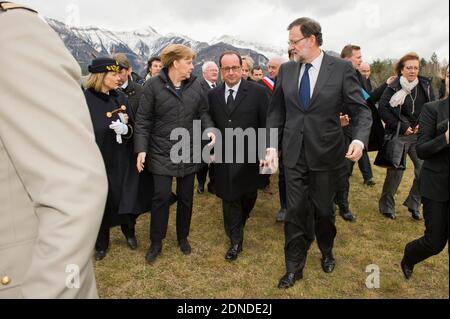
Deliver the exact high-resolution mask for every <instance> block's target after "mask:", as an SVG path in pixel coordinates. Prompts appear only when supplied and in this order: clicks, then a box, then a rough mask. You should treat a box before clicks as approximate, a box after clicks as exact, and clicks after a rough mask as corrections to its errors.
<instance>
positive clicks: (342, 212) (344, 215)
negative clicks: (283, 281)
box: [339, 208, 356, 222]
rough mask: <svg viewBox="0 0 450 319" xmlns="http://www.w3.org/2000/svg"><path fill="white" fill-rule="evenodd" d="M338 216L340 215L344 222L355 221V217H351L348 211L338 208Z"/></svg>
mask: <svg viewBox="0 0 450 319" xmlns="http://www.w3.org/2000/svg"><path fill="white" fill-rule="evenodd" d="M339 215H341V217H342V219H343V220H345V221H346V222H354V221H355V220H356V218H355V216H353V214H352V212H351V211H350V209H341V208H339Z"/></svg>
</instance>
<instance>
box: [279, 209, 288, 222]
mask: <svg viewBox="0 0 450 319" xmlns="http://www.w3.org/2000/svg"><path fill="white" fill-rule="evenodd" d="M286 213H287V210H286V209H282V210H280V211H279V212H278V215H277V223H284V221H285V219H286Z"/></svg>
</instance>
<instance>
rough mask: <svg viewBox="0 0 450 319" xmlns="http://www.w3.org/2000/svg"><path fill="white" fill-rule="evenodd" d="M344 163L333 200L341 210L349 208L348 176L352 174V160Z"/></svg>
mask: <svg viewBox="0 0 450 319" xmlns="http://www.w3.org/2000/svg"><path fill="white" fill-rule="evenodd" d="M345 164H346V165H345V167H344V168H342V169H341V171H340V177H339V190H338V191H337V192H336V198H335V200H334V202H335V203H336V205H338V207H339V209H340V210H341V212H342V211H348V210H349V209H350V204H349V202H348V195H349V192H350V176H351V174H352V169H353V162H351V161H349V160H346V163H345Z"/></svg>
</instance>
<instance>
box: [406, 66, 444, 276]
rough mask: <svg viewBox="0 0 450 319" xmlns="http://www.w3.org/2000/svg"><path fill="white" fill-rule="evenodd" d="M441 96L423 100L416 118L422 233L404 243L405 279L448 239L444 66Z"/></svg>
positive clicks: (442, 247)
mask: <svg viewBox="0 0 450 319" xmlns="http://www.w3.org/2000/svg"><path fill="white" fill-rule="evenodd" d="M445 96H446V98H445V100H442V101H438V102H435V103H429V104H426V105H425V106H424V108H423V111H422V114H421V116H420V119H419V125H420V132H419V140H418V141H417V154H418V155H419V157H420V158H421V159H423V160H424V163H423V168H422V172H421V174H420V193H421V195H422V201H423V216H424V219H425V235H424V237H422V238H420V239H417V240H415V241H413V242H411V243H409V244H408V245H406V248H405V255H404V257H403V260H402V262H401V267H402V271H403V274H404V275H405V277H406V279H409V278H411V276H412V274H413V270H414V265H416V264H418V263H419V262H421V261H424V260H425V259H427V258H429V257H431V256H434V255H437V254H439V253H440V252H441V251H442V250H444V248H445V246H446V245H447V243H448V202H449V195H448V193H449V185H448V178H449V174H448V173H449V172H448V171H449V129H448V125H449V124H448V113H449V105H448V69H447V78H446V94H445Z"/></svg>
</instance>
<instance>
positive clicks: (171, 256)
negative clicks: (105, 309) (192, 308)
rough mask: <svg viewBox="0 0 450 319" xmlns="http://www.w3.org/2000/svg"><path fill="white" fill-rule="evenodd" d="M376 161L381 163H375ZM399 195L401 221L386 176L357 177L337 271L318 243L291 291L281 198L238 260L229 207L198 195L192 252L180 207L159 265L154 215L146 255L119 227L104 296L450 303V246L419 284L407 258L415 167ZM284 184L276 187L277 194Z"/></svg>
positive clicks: (103, 280) (143, 223)
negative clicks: (389, 205)
mask: <svg viewBox="0 0 450 319" xmlns="http://www.w3.org/2000/svg"><path fill="white" fill-rule="evenodd" d="M372 160H373V159H372ZM408 166H409V167H408V170H407V172H406V173H405V176H404V180H403V183H402V185H401V186H400V189H399V192H398V195H397V212H398V218H397V220H396V221H391V220H388V219H385V218H384V217H382V216H381V215H380V214H379V213H378V198H379V197H380V193H381V188H382V184H383V181H384V176H385V171H384V170H383V169H379V168H377V167H374V174H375V176H376V179H375V180H376V182H377V185H376V186H375V187H374V188H367V187H365V186H363V185H362V178H361V175H360V173H359V170H358V169H357V168H356V167H355V174H354V176H353V177H352V180H351V185H352V186H351V187H352V189H351V207H352V210H353V212H354V213H355V215H357V217H358V220H357V222H356V223H353V224H349V223H345V222H344V221H343V220H342V219H341V218H339V217H338V218H337V228H338V236H337V240H336V243H335V256H336V259H337V268H336V270H335V271H334V272H333V273H332V274H331V275H327V274H325V273H323V272H322V270H321V267H320V252H319V250H318V248H317V245H313V248H312V249H311V251H310V253H309V256H308V261H307V265H306V268H305V273H304V275H305V278H304V279H303V280H301V281H299V282H298V283H297V284H296V285H295V286H294V287H293V288H291V289H289V290H279V289H278V288H277V287H276V286H277V283H278V280H279V278H280V277H281V276H282V275H283V274H284V269H285V268H284V254H283V244H284V236H283V227H282V225H280V224H276V223H275V215H276V213H277V212H278V208H279V207H278V205H279V203H278V195H277V194H275V195H273V196H268V195H266V194H262V193H260V194H259V198H258V202H257V206H256V208H255V210H254V211H253V215H252V218H251V219H250V220H249V223H248V225H247V227H246V232H245V242H244V252H243V253H242V254H241V256H240V258H239V259H238V260H237V262H235V263H232V264H230V263H228V262H226V261H225V260H224V254H225V252H226V250H227V248H228V239H227V238H226V235H225V233H224V230H223V221H222V220H223V219H222V207H221V202H220V200H219V199H217V198H216V197H213V196H211V195H209V194H208V195H197V194H196V197H195V202H194V205H195V206H194V215H193V220H192V227H191V235H190V241H191V244H192V246H193V253H192V255H190V256H188V257H185V256H183V255H182V253H181V252H180V250H179V249H178V247H177V241H176V232H175V224H174V223H175V218H174V216H175V214H174V213H175V211H174V208H172V211H171V219H170V224H169V230H168V235H167V239H166V241H165V244H164V248H163V252H162V255H161V256H160V258H159V259H158V260H157V261H156V263H155V264H154V265H147V264H146V262H145V259H144V256H145V253H146V249H147V248H148V244H149V242H148V228H149V227H148V225H149V216H148V215H145V216H142V217H141V218H140V220H139V222H138V226H137V237H138V240H139V244H140V245H139V249H138V251H135V252H132V251H130V250H128V249H127V247H126V244H125V241H124V239H123V237H122V234H121V233H120V230H119V229H117V228H116V229H114V230H113V231H112V236H111V238H112V239H111V245H110V250H109V253H108V256H107V257H106V258H105V259H104V260H103V261H102V262H100V263H97V264H96V274H97V284H98V288H99V293H100V296H101V297H103V298H152V299H165V298H171V299H185V298H188V299H190V298H206V299H210V298H223V299H230V298H231V299H235V298H258V299H259V298H262V299H265V298H275V299H277V298H283V299H289V298H295V299H297V298H421V299H423V298H447V299H448V298H449V268H448V254H447V249H446V250H445V251H444V253H442V254H440V255H439V256H436V257H433V258H430V259H429V260H427V261H426V262H424V263H422V264H420V265H418V266H417V267H416V269H415V272H414V276H413V279H412V280H410V281H405V280H404V279H403V275H402V273H401V270H400V266H399V264H400V260H401V258H402V254H403V249H404V246H405V244H406V243H408V242H409V241H411V240H413V239H415V238H418V237H420V236H422V234H423V230H424V225H423V222H415V221H413V220H412V218H411V217H410V214H409V213H408V211H407V210H406V208H404V207H403V206H401V204H402V203H403V200H404V199H405V198H406V196H407V195H408V192H409V186H410V185H411V181H412V178H413V172H412V169H411V168H412V163H411V162H409V163H408ZM275 182H276V180H274V181H273V183H272V188H273V189H274V190H275V189H277V188H278V187H275V186H276V185H277V184H276V183H275ZM370 264H376V265H378V266H379V267H380V271H381V287H380V289H368V288H366V285H365V282H366V277H367V276H368V273H366V272H365V270H366V267H367V266H368V265H370Z"/></svg>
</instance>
